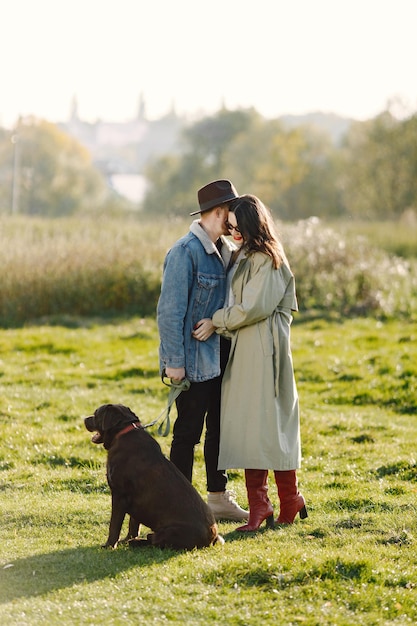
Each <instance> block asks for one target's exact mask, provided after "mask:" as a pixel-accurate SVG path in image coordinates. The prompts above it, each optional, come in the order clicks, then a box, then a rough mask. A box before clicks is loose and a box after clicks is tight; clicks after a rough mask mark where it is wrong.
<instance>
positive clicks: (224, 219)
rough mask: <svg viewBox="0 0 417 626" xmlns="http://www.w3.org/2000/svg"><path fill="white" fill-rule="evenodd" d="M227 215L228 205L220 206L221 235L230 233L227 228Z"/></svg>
mask: <svg viewBox="0 0 417 626" xmlns="http://www.w3.org/2000/svg"><path fill="white" fill-rule="evenodd" d="M228 217H229V207H228V206H227V205H226V206H224V207H223V208H222V227H223V231H222V235H230V232H229V229H228V227H227V224H228V221H227V220H228Z"/></svg>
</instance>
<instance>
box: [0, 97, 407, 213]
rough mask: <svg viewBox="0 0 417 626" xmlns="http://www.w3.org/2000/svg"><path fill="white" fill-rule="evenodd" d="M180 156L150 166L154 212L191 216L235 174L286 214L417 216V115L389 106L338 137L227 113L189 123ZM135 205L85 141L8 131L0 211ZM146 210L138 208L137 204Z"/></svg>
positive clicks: (27, 126) (26, 123)
mask: <svg viewBox="0 0 417 626" xmlns="http://www.w3.org/2000/svg"><path fill="white" fill-rule="evenodd" d="M181 146H182V149H181V151H180V153H176V154H166V155H165V156H163V157H160V158H158V159H157V160H154V161H152V162H149V163H148V164H147V166H146V169H145V172H144V173H145V176H146V179H147V182H148V190H147V193H146V196H145V198H144V200H143V202H142V204H141V207H140V208H141V209H142V211H143V212H144V213H146V214H147V215H154V216H155V217H157V216H163V215H170V216H175V215H178V216H186V215H188V212H190V211H192V210H193V209H195V206H196V190H197V189H198V188H199V187H201V186H202V185H203V184H205V183H206V182H207V181H209V180H214V179H216V178H230V179H231V180H232V181H233V182H234V184H235V186H236V187H237V189H238V191H239V193H247V192H250V193H255V194H256V195H258V196H259V197H260V198H262V200H263V201H264V202H265V203H266V204H267V205H268V206H269V207H270V208H271V210H272V211H273V213H274V215H276V217H277V218H279V219H282V220H289V221H291V220H298V219H305V218H308V217H310V216H312V215H315V216H318V217H322V218H330V219H335V218H345V217H349V218H358V219H367V220H399V219H401V218H402V217H403V216H405V215H413V216H415V215H416V212H417V114H412V115H409V116H408V117H405V118H403V119H401V120H399V119H397V118H396V117H395V116H394V115H392V114H391V112H390V111H389V110H386V111H384V112H382V113H381V114H380V115H378V116H377V117H375V118H373V119H371V120H368V121H366V122H353V123H352V124H351V126H350V127H349V129H348V130H347V132H346V134H345V135H344V136H343V138H342V139H341V140H340V141H339V142H335V141H333V140H332V138H331V137H330V136H329V135H328V134H326V133H325V132H324V131H321V130H318V129H317V128H315V127H313V126H308V125H304V126H298V127H295V128H288V127H286V126H285V125H284V124H283V123H282V122H281V121H280V120H267V119H265V118H263V117H262V116H261V115H260V114H258V113H257V112H256V111H255V110H254V109H239V110H235V111H230V110H227V109H222V110H220V111H218V112H217V113H216V114H215V115H212V116H209V117H205V118H203V119H201V120H199V121H197V122H194V123H192V124H190V125H188V126H184V129H183V131H182V136H181ZM121 208H123V209H126V208H133V207H132V206H131V204H130V203H129V202H128V201H127V200H123V199H122V198H121V197H120V196H118V195H117V194H115V192H113V191H112V190H111V189H110V188H109V186H108V184H107V181H106V180H105V178H104V177H103V175H102V174H101V173H100V172H99V171H98V169H97V168H96V167H95V166H94V163H93V162H92V160H91V157H90V155H89V153H88V151H87V150H86V148H84V147H83V146H81V145H80V144H79V143H78V142H77V141H75V140H74V139H73V138H71V137H69V136H68V135H66V134H65V133H64V132H63V131H61V130H60V129H59V128H58V127H57V126H55V125H54V124H51V123H49V122H46V121H43V120H38V119H35V118H26V119H24V120H20V122H19V125H18V126H17V128H16V129H14V130H13V131H7V130H5V129H0V213H2V214H10V213H13V212H14V211H15V212H16V211H18V212H19V213H23V214H28V215H41V216H43V215H44V216H54V217H59V216H68V215H74V214H85V213H91V212H97V211H100V212H103V211H115V210H119V209H121ZM136 208H137V207H136Z"/></svg>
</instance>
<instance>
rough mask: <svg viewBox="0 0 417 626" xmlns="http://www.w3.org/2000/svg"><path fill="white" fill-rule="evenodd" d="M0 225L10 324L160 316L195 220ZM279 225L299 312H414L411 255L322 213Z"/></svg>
mask: <svg viewBox="0 0 417 626" xmlns="http://www.w3.org/2000/svg"><path fill="white" fill-rule="evenodd" d="M0 229H1V232H0V264H1V272H0V325H2V326H3V327H6V326H15V325H21V324H23V323H25V322H28V321H34V320H37V319H39V318H42V317H45V316H47V317H53V316H105V315H114V314H131V313H132V314H135V315H142V316H147V315H153V314H154V313H155V308H156V303H157V300H158V296H159V289H160V279H161V274H162V263H163V259H164V257H165V254H166V251H167V250H168V248H169V246H170V245H171V244H172V243H173V242H174V241H175V240H176V239H177V238H178V237H179V236H180V235H181V234H183V233H185V232H186V231H187V229H188V222H187V221H182V220H174V221H169V220H163V221H162V220H160V221H151V220H149V219H148V220H146V221H142V220H139V219H137V218H127V219H117V218H111V219H109V218H105V219H104V218H103V219H102V218H99V219H97V220H92V219H87V218H86V219H76V218H68V219H61V220H43V219H40V218H20V217H18V218H3V219H2V220H1V221H0ZM281 230H282V233H283V239H284V243H285V248H286V251H287V255H288V257H289V260H290V263H291V266H292V269H293V271H294V273H295V276H296V284H297V293H298V298H299V304H300V310H301V311H304V312H306V311H312V310H314V311H315V312H319V314H321V315H375V316H391V315H395V314H399V313H401V314H404V315H410V314H411V313H412V311H413V309H414V308H415V306H416V305H415V302H413V294H414V297H415V293H416V285H415V283H413V274H412V272H411V269H410V264H409V263H408V262H406V261H404V260H401V259H399V258H396V257H393V256H389V255H388V254H387V253H385V252H384V251H382V250H380V249H373V248H372V247H371V246H370V245H369V242H368V241H367V240H365V239H364V238H361V237H357V236H353V235H350V236H349V237H344V236H342V235H341V234H340V233H338V232H337V231H336V230H335V229H331V228H328V227H326V226H325V225H323V224H322V223H321V222H320V221H319V220H318V219H317V218H311V219H309V220H305V221H302V222H299V223H297V224H285V225H282V226H281ZM414 280H415V279H414Z"/></svg>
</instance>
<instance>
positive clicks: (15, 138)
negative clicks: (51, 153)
mask: <svg viewBox="0 0 417 626" xmlns="http://www.w3.org/2000/svg"><path fill="white" fill-rule="evenodd" d="M11 142H12V144H13V180H12V215H17V214H18V213H19V173H20V146H19V135H18V134H17V132H15V133H14V134H13V135H12V137H11Z"/></svg>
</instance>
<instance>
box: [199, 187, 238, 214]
mask: <svg viewBox="0 0 417 626" xmlns="http://www.w3.org/2000/svg"><path fill="white" fill-rule="evenodd" d="M197 196H198V204H199V205H200V208H199V210H198V211H193V213H190V215H197V213H204V211H208V210H209V209H213V208H214V207H215V206H219V205H220V204H224V203H225V202H231V201H232V200H235V199H236V198H238V197H239V196H238V193H237V191H236V189H235V187H234V185H233V184H232V183H231V182H230V180H213V181H212V182H211V183H208V185H204V187H201V189H199V190H198V192H197Z"/></svg>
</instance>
